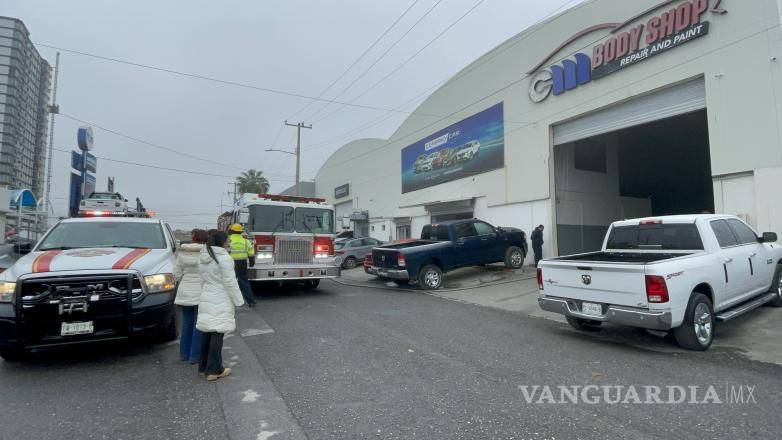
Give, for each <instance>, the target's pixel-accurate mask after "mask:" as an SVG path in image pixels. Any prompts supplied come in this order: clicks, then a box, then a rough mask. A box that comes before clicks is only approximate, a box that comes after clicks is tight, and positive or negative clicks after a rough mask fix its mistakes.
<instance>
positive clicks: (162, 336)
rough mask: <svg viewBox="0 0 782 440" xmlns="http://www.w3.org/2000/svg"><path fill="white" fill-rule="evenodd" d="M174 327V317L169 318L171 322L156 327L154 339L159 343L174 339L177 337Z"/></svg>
mask: <svg viewBox="0 0 782 440" xmlns="http://www.w3.org/2000/svg"><path fill="white" fill-rule="evenodd" d="M176 327H177V326H176V319H175V318H171V322H169V323H168V324H166V325H165V326H163V327H160V329H158V333H157V337H156V338H155V339H157V341H158V342H161V343H163V342H171V341H175V340H176V338H177V328H176Z"/></svg>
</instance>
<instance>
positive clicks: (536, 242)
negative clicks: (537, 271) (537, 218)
mask: <svg viewBox="0 0 782 440" xmlns="http://www.w3.org/2000/svg"><path fill="white" fill-rule="evenodd" d="M543 229H544V228H543V225H538V227H537V228H535V230H534V231H532V236H531V237H530V239H531V240H532V251H533V252H534V253H535V267H537V265H538V263H539V262H540V260H542V259H543Z"/></svg>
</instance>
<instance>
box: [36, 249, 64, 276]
mask: <svg viewBox="0 0 782 440" xmlns="http://www.w3.org/2000/svg"><path fill="white" fill-rule="evenodd" d="M60 253H62V251H61V250H53V251H46V252H44V253H42V254H40V255H38V256H37V257H35V260H34V261H33V273H41V272H49V271H51V267H52V260H54V257H56V256H57V255H60Z"/></svg>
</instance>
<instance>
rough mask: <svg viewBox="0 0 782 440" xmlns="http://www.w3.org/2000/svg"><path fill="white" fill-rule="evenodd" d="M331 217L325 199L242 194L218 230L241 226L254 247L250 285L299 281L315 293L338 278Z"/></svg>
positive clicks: (332, 213) (339, 260)
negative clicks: (251, 282)
mask: <svg viewBox="0 0 782 440" xmlns="http://www.w3.org/2000/svg"><path fill="white" fill-rule="evenodd" d="M334 217H335V213H334V207H333V206H331V205H327V204H326V201H325V200H324V199H317V198H311V197H294V196H283V195H272V194H244V195H242V197H241V198H239V200H238V201H237V202H236V204H235V205H234V208H233V210H232V211H229V212H227V213H224V214H223V215H221V216H220V218H219V219H218V225H219V227H220V228H221V229H223V230H227V229H228V227H229V226H230V225H231V224H232V223H240V224H242V225H243V226H244V228H245V231H246V233H247V238H248V239H250V240H252V241H253V242H254V243H255V265H254V266H253V267H251V268H249V270H248V278H249V279H250V281H274V282H279V283H282V282H286V281H293V282H303V283H304V284H305V286H308V287H313V288H314V287H317V286H318V284H319V283H320V280H321V279H324V278H337V277H339V276H340V265H341V263H342V261H341V258H340V257H336V256H335V255H334Z"/></svg>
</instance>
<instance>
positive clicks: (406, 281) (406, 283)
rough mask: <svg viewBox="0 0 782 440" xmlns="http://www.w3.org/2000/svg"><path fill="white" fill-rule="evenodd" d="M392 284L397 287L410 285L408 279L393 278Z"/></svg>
mask: <svg viewBox="0 0 782 440" xmlns="http://www.w3.org/2000/svg"><path fill="white" fill-rule="evenodd" d="M394 284H396V285H397V286H399V287H405V286H409V285H410V280H394Z"/></svg>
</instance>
